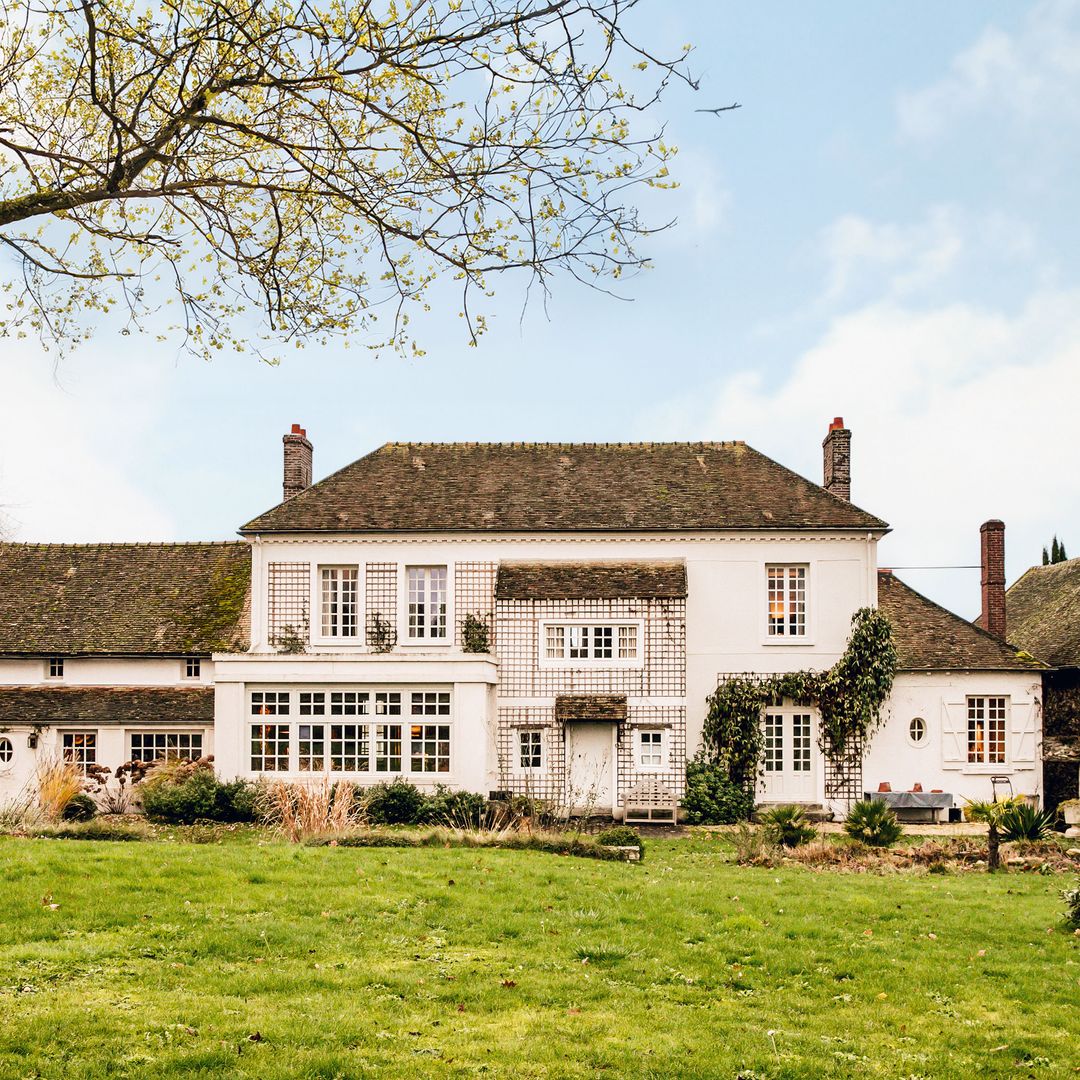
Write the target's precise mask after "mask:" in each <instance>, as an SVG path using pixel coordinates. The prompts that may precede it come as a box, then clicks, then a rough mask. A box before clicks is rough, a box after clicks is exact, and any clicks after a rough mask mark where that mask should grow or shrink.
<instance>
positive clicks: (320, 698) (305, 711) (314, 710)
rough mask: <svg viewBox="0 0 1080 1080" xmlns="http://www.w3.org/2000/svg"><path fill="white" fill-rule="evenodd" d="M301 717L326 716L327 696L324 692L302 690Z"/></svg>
mask: <svg viewBox="0 0 1080 1080" xmlns="http://www.w3.org/2000/svg"><path fill="white" fill-rule="evenodd" d="M300 715H301V716H325V715H326V694H325V693H324V692H323V691H322V690H301V691H300Z"/></svg>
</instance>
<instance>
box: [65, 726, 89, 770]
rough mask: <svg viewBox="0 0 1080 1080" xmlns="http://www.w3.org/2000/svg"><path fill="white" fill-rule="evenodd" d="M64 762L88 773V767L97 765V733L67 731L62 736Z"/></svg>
mask: <svg viewBox="0 0 1080 1080" xmlns="http://www.w3.org/2000/svg"><path fill="white" fill-rule="evenodd" d="M61 746H62V747H63V752H64V760H65V761H68V762H70V763H71V764H72V765H74V766H75V767H76V768H78V769H81V770H82V771H83V772H86V767H87V766H88V765H96V764H97V732H96V731H65V732H64V733H63V735H62V736H61Z"/></svg>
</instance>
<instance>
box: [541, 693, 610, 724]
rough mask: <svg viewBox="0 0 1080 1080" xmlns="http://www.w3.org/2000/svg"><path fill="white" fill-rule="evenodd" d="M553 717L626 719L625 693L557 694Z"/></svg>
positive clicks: (569, 719) (563, 718) (559, 718)
mask: <svg viewBox="0 0 1080 1080" xmlns="http://www.w3.org/2000/svg"><path fill="white" fill-rule="evenodd" d="M555 719H556V720H559V721H561V722H566V721H570V722H573V721H574V720H581V721H587V720H614V721H617V722H621V721H623V720H625V719H626V695H625V694H559V695H558V696H557V697H556V698H555Z"/></svg>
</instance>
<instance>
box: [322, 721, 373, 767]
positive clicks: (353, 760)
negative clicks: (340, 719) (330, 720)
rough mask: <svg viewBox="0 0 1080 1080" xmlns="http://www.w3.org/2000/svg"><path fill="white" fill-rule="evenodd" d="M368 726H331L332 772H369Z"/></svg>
mask: <svg viewBox="0 0 1080 1080" xmlns="http://www.w3.org/2000/svg"><path fill="white" fill-rule="evenodd" d="M368 731H369V728H368V725H367V724H331V725H330V771H331V772H368V771H369V770H370V768H371V765H370V762H369V761H368Z"/></svg>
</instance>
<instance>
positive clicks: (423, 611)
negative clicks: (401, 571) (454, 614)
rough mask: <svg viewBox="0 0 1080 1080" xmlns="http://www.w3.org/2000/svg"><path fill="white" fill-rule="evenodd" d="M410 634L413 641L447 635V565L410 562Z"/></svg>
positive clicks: (408, 580) (408, 573)
mask: <svg viewBox="0 0 1080 1080" xmlns="http://www.w3.org/2000/svg"><path fill="white" fill-rule="evenodd" d="M406 582H407V586H408V591H409V596H408V616H409V638H410V640H412V641H429V640H432V641H444V640H445V639H446V567H445V566H409V567H407V568H406Z"/></svg>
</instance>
